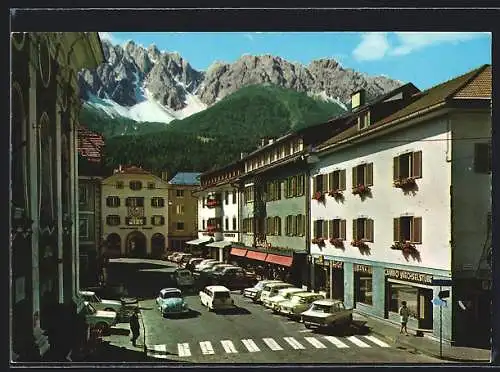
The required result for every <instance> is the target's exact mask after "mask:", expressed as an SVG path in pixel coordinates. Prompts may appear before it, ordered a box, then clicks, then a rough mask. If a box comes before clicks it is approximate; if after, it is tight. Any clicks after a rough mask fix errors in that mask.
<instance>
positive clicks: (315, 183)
mask: <svg viewBox="0 0 500 372" xmlns="http://www.w3.org/2000/svg"><path fill="white" fill-rule="evenodd" d="M316 177H317V176H314V177H313V185H312V192H313V194H314V193H315V192H316V187H317V184H318V182H317V179H316Z"/></svg>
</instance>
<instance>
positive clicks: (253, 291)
mask: <svg viewBox="0 0 500 372" xmlns="http://www.w3.org/2000/svg"><path fill="white" fill-rule="evenodd" d="M269 283H283V282H282V281H281V280H261V281H259V282H258V283H257V284H255V285H254V286H253V287H250V288H245V289H244V290H243V297H247V298H250V299H251V300H252V301H254V302H257V301H258V300H259V297H260V293H261V292H262V290H263V289H264V286H265V285H266V284H269Z"/></svg>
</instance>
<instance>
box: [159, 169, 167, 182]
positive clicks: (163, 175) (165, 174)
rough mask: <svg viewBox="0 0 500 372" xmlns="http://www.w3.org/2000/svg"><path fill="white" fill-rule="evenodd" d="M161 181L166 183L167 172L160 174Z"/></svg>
mask: <svg viewBox="0 0 500 372" xmlns="http://www.w3.org/2000/svg"><path fill="white" fill-rule="evenodd" d="M161 179H162V180H163V181H165V182H168V172H167V171H162V172H161Z"/></svg>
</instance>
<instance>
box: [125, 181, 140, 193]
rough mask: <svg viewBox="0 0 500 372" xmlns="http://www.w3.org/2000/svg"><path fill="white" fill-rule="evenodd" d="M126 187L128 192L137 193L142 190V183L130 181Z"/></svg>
mask: <svg viewBox="0 0 500 372" xmlns="http://www.w3.org/2000/svg"><path fill="white" fill-rule="evenodd" d="M128 186H129V187H130V190H134V191H138V190H141V189H142V182H141V181H130V182H129V184H128Z"/></svg>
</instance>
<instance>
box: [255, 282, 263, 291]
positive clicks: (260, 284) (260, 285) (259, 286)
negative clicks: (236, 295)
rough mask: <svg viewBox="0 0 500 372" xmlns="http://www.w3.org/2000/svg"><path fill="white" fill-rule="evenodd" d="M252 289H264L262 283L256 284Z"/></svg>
mask: <svg viewBox="0 0 500 372" xmlns="http://www.w3.org/2000/svg"><path fill="white" fill-rule="evenodd" d="M254 288H255V289H262V288H264V283H262V282H258V283H257V284H255V286H254Z"/></svg>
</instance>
